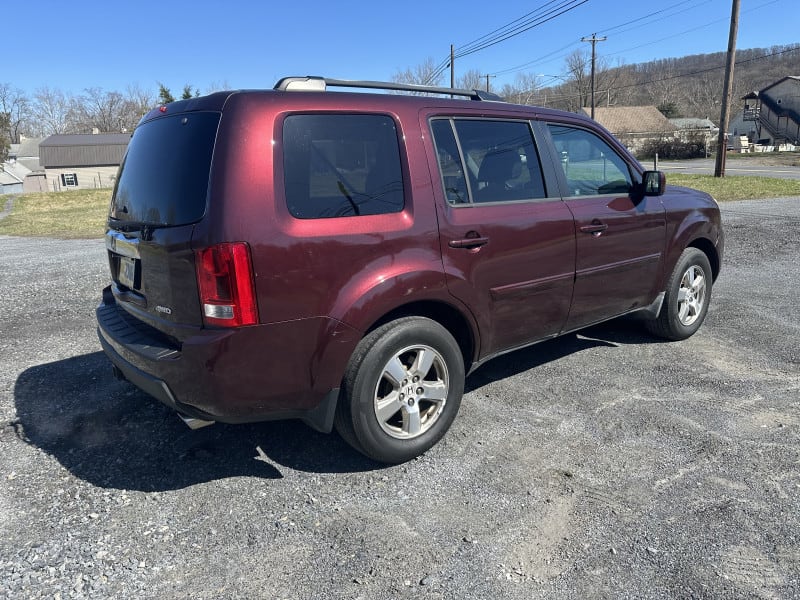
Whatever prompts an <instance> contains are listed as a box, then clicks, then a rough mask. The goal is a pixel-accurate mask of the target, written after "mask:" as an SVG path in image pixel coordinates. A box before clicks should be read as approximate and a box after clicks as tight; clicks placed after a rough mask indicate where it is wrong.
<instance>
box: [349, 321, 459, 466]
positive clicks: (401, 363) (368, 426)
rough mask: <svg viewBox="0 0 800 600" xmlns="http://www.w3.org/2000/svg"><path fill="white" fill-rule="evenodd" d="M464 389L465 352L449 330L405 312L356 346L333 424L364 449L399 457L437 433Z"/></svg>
mask: <svg viewBox="0 0 800 600" xmlns="http://www.w3.org/2000/svg"><path fill="white" fill-rule="evenodd" d="M463 393H464V359H463V356H462V354H461V350H460V348H459V346H458V343H457V342H456V340H455V339H454V338H453V336H452V335H451V334H450V332H449V331H447V330H446V329H445V328H444V327H442V326H441V325H439V324H438V323H437V322H435V321H432V320H431V319H427V318H423V317H405V318H402V319H398V320H396V321H392V322H390V323H386V324H385V325H383V326H381V327H379V328H378V329H376V330H375V331H373V332H371V333H370V334H368V335H367V336H366V337H365V338H364V339H362V340H361V342H360V343H359V344H358V346H357V347H356V351H355V352H354V354H353V356H352V358H351V359H350V363H349V364H348V367H347V371H346V373H345V377H344V380H343V382H342V393H341V395H340V397H339V403H338V406H337V411H336V416H335V419H334V425H335V426H336V430H337V431H338V432H339V434H340V435H341V436H342V438H343V439H344V440H345V441H346V442H347V443H349V444H350V445H351V446H353V448H355V449H356V450H358V451H359V452H361V453H363V454H365V455H366V456H368V457H370V458H372V459H374V460H377V461H381V462H385V463H401V462H405V461H407V460H410V459H412V458H414V457H416V456H419V455H420V454H422V453H423V452H425V451H426V450H428V449H429V448H431V447H432V446H433V445H434V444H436V443H437V442H438V441H439V440H440V439H441V438H442V436H443V435H444V434H445V433H446V432H447V430H448V429H449V427H450V425H451V424H452V422H453V419H455V416H456V414H457V413H458V408H459V406H460V404H461V397H462V395H463Z"/></svg>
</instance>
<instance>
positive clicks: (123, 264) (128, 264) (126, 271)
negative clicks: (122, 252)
mask: <svg viewBox="0 0 800 600" xmlns="http://www.w3.org/2000/svg"><path fill="white" fill-rule="evenodd" d="M119 282H120V283H121V284H122V285H124V286H125V287H127V288H130V289H134V288H135V287H136V286H135V285H134V284H135V283H136V260H135V259H133V258H128V257H127V256H120V257H119Z"/></svg>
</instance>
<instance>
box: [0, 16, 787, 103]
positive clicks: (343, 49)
mask: <svg viewBox="0 0 800 600" xmlns="http://www.w3.org/2000/svg"><path fill="white" fill-rule="evenodd" d="M580 1H581V0H573V1H572V2H568V1H565V0H554V1H548V0H535V1H533V2H531V1H530V0H528V1H527V2H503V3H500V2H486V0H481V1H473V0H462V1H460V2H457V3H456V2H435V1H431V0H427V1H422V0H404V1H403V2H381V1H380V0H378V1H374V0H373V1H371V2H356V1H348V0H339V1H336V2H331V1H330V0H326V1H325V2H321V1H317V0H311V1H306V2H291V1H290V2H268V1H263V2H255V1H253V2H244V1H239V0H227V1H226V2H220V1H218V0H217V1H215V2H210V1H207V0H193V1H191V2H187V1H169V0H164V1H162V2H148V3H133V2H132V3H124V6H125V8H123V7H122V6H123V3H119V4H118V3H115V2H108V1H107V0H103V1H99V0H97V1H96V0H74V1H72V2H69V3H68V5H69V8H68V10H65V9H66V7H67V5H65V4H64V3H63V1H59V2H53V1H50V0H44V1H41V2H38V3H36V5H35V9H31V10H34V11H35V12H36V13H37V14H39V15H41V17H38V18H35V17H34V16H32V15H27V16H25V15H21V17H22V18H21V19H20V22H19V24H18V25H17V26H15V27H9V26H8V24H7V23H6V25H5V26H4V27H3V38H4V40H3V41H4V43H3V46H4V49H5V52H6V59H5V60H3V61H2V62H1V63H0V83H9V84H11V85H12V86H14V87H17V88H20V89H22V90H24V91H25V92H28V93H33V92H34V91H35V90H36V89H37V88H39V87H42V86H49V87H51V88H58V89H61V90H63V91H65V92H70V93H74V94H78V93H80V92H82V90H83V89H85V88H88V87H100V88H102V89H104V90H107V91H112V90H116V91H121V92H124V91H125V89H126V87H127V86H128V85H129V84H138V85H139V86H140V87H142V88H146V89H150V88H152V89H153V90H156V89H157V84H156V82H158V81H161V82H164V83H165V84H166V85H167V87H169V88H171V89H172V91H173V93H176V92H177V93H180V90H181V89H182V87H183V85H184V84H186V83H188V84H191V85H192V86H193V87H195V88H198V89H200V91H202V92H204V91H206V90H207V89H208V88H209V87H211V86H214V85H217V86H218V85H219V84H220V83H227V84H228V85H229V86H230V87H232V88H253V87H255V88H259V87H260V88H263V87H271V86H272V85H273V84H274V83H275V81H276V80H277V79H279V78H280V77H282V76H285V75H307V74H314V75H326V76H329V77H337V78H343V79H378V80H388V79H390V78H391V77H392V75H393V74H394V73H396V72H397V71H400V70H404V69H406V68H408V67H414V66H415V65H417V64H420V63H422V62H424V61H425V60H426V59H427V58H432V59H433V60H434V62H435V63H441V62H442V61H444V60H446V59H447V57H448V55H449V51H450V44H454V45H455V46H456V48H459V47H462V46H464V45H466V44H468V43H470V42H472V41H474V40H476V39H479V38H481V37H482V36H484V35H486V34H489V33H491V32H492V31H494V30H496V29H497V28H500V27H503V26H504V25H506V24H508V23H511V22H513V21H515V20H516V19H519V18H520V17H523V16H525V15H526V14H528V13H530V12H531V11H535V10H539V9H547V8H548V7H549V8H553V7H557V6H558V5H563V6H567V5H574V6H575V8H573V9H572V10H570V11H569V12H566V13H565V14H563V15H561V16H558V17H556V18H554V19H552V20H551V21H549V22H546V23H544V24H542V25H540V26H537V27H534V28H532V29H530V30H529V31H526V32H524V33H521V34H520V35H517V36H515V37H512V38H511V39H509V40H507V41H504V42H501V43H498V44H495V45H494V46H491V47H489V48H487V49H485V50H482V51H480V52H476V53H474V54H471V55H469V56H465V57H463V58H460V59H458V60H456V62H455V65H456V76H458V75H460V74H463V73H464V72H465V71H467V70H469V69H477V70H478V71H480V72H481V73H482V74H487V73H488V74H496V76H495V77H494V78H492V80H491V84H492V87H493V88H494V87H495V86H496V87H502V85H503V84H504V83H511V82H513V80H514V77H515V75H516V73H517V72H523V73H525V72H527V73H533V74H545V75H560V74H563V73H564V70H565V67H564V60H565V57H566V55H567V54H569V53H570V52H572V51H574V50H575V49H576V48H583V49H586V50H588V49H589V47H590V45H589V44H587V43H581V42H580V41H579V40H580V38H581V37H584V36H591V35H592V34H593V33H597V35H598V36H604V35H605V36H607V38H608V39H607V40H606V41H605V42H602V43H598V45H597V52H598V55H600V56H604V57H606V58H607V59H608V60H609V61H610V62H611V64H618V63H624V64H634V63H637V62H644V61H648V60H653V59H657V58H668V57H680V56H684V55H686V54H698V53H709V52H718V51H724V50H725V49H726V48H727V43H728V30H729V26H730V13H731V3H732V0H690V1H687V0H684V1H683V2H681V1H680V0H652V1H649V2H632V1H630V0H585V1H583V3H582V4H579V2H580ZM20 6H21V5H20ZM28 6H33V5H28ZM656 11H663V12H661V13H660V14H658V15H654V16H651V17H647V18H644V19H642V17H646V16H647V15H649V14H650V13H654V12H656ZM16 14H18V15H19V14H20V11H16ZM637 19H641V20H637ZM632 21H633V22H632ZM631 22H632V23H631ZM626 23H628V24H627V25H625V24H626ZM797 42H800V2H798V0H741V17H740V25H739V35H738V42H737V46H738V48H754V47H769V46H773V45H778V44H790V43H797ZM797 71H798V73H796V74H800V56H799V57H798V69H797ZM545 81H547V79H545ZM551 81H556V80H555V79H552V80H551ZM443 83H445V84H446V85H449V71H448V73H447V74H446V77H445V78H444V79H443ZM176 95H177V94H176Z"/></svg>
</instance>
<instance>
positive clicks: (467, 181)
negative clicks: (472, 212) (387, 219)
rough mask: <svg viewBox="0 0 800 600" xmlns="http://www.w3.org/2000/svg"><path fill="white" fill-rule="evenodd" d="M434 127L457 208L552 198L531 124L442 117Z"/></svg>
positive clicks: (441, 165)
mask: <svg viewBox="0 0 800 600" xmlns="http://www.w3.org/2000/svg"><path fill="white" fill-rule="evenodd" d="M431 127H432V129H433V137H434V140H435V143H436V154H437V159H438V161H439V170H440V172H441V176H442V185H443V187H444V191H445V195H446V197H447V200H448V202H450V203H451V204H462V203H470V202H472V203H485V202H509V201H519V200H534V199H539V198H545V197H546V195H547V194H546V190H545V185H544V180H543V177H542V169H541V165H540V162H539V154H538V152H537V151H536V146H535V145H534V141H533V135H532V134H531V129H530V125H529V124H528V123H527V122H526V121H525V122H523V121H495V120H487V119H436V120H434V121H433V122H432V123H431Z"/></svg>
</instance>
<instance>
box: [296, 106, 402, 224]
mask: <svg viewBox="0 0 800 600" xmlns="http://www.w3.org/2000/svg"><path fill="white" fill-rule="evenodd" d="M283 172H284V185H285V190H286V203H287V207H288V209H289V212H290V213H291V215H292V216H294V217H297V218H298V219H324V218H332V217H356V216H364V215H378V214H385V213H395V212H400V211H402V210H403V204H404V201H403V198H404V195H403V175H402V168H401V164H400V148H399V145H398V140H397V130H396V128H395V124H394V121H393V120H392V119H391V118H390V117H388V116H386V115H353V114H316V115H314V114H302V115H290V116H288V117H286V120H285V121H284V123H283Z"/></svg>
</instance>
